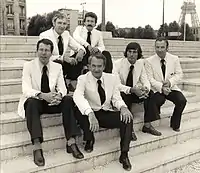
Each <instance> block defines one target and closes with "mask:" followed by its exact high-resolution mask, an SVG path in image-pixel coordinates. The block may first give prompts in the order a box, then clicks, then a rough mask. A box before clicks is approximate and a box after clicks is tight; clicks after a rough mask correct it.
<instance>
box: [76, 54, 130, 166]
mask: <svg viewBox="0 0 200 173" xmlns="http://www.w3.org/2000/svg"><path fill="white" fill-rule="evenodd" d="M88 61H89V70H90V71H89V72H88V73H86V74H85V75H81V76H79V78H78V82H77V87H76V90H75V92H74V95H73V98H74V102H75V104H76V105H77V108H78V109H77V110H76V113H75V116H76V118H77V120H78V122H79V124H80V126H81V128H82V129H83V131H84V140H85V141H86V144H85V151H86V152H92V151H93V145H94V142H95V138H94V134H93V133H94V132H95V131H97V130H98V129H99V127H103V128H111V129H112V128H119V129H120V137H121V141H120V149H121V155H120V158H119V161H120V163H122V164H123V168H124V169H126V170H131V163H130V161H129V158H128V151H129V144H130V141H131V134H132V127H133V121H132V114H131V112H130V111H129V110H128V108H127V106H126V104H125V103H124V101H123V100H122V98H121V96H120V92H119V89H118V86H119V84H120V82H119V80H118V78H117V77H116V76H115V75H113V74H109V73H104V72H103V70H104V68H105V63H106V58H105V57H104V55H103V54H101V53H100V52H98V53H96V54H93V55H91V56H90V57H89V60H88ZM115 110H116V111H115Z"/></svg>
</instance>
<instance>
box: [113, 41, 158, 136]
mask: <svg viewBox="0 0 200 173" xmlns="http://www.w3.org/2000/svg"><path fill="white" fill-rule="evenodd" d="M124 56H125V57H124V58H121V59H119V60H116V61H115V63H114V67H113V73H114V74H116V75H117V76H118V77H119V79H120V81H121V85H120V91H121V96H122V98H123V100H124V102H125V103H126V105H127V106H128V108H129V110H131V105H132V103H140V102H144V126H143V128H142V131H143V132H145V133H150V134H152V135H155V136H160V135H161V133H160V132H159V131H157V130H156V129H155V128H154V127H153V126H152V125H151V124H150V122H151V121H155V120H157V117H155V115H156V114H155V113H154V109H153V107H151V102H152V100H151V96H152V94H153V91H151V90H150V83H149V80H148V78H147V75H146V70H145V67H144V59H141V58H142V49H141V47H140V45H139V44H138V43H136V42H131V43H129V44H128V45H127V46H126V50H125V52H124ZM132 139H133V140H137V137H136V135H135V133H134V132H133V134H132Z"/></svg>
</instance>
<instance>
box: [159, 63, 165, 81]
mask: <svg viewBox="0 0 200 173" xmlns="http://www.w3.org/2000/svg"><path fill="white" fill-rule="evenodd" d="M160 62H161V69H162V73H163V78H165V69H166V66H165V60H164V59H161V61H160Z"/></svg>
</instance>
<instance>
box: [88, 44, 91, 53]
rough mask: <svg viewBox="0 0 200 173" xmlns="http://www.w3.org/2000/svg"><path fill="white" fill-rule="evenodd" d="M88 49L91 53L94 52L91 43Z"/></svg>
mask: <svg viewBox="0 0 200 173" xmlns="http://www.w3.org/2000/svg"><path fill="white" fill-rule="evenodd" d="M87 49H88V50H89V52H90V53H92V46H91V45H88V46H87Z"/></svg>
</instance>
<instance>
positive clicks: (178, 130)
mask: <svg viewBox="0 0 200 173" xmlns="http://www.w3.org/2000/svg"><path fill="white" fill-rule="evenodd" d="M170 127H171V128H172V129H173V131H175V132H180V128H174V127H172V125H171V124H170Z"/></svg>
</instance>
